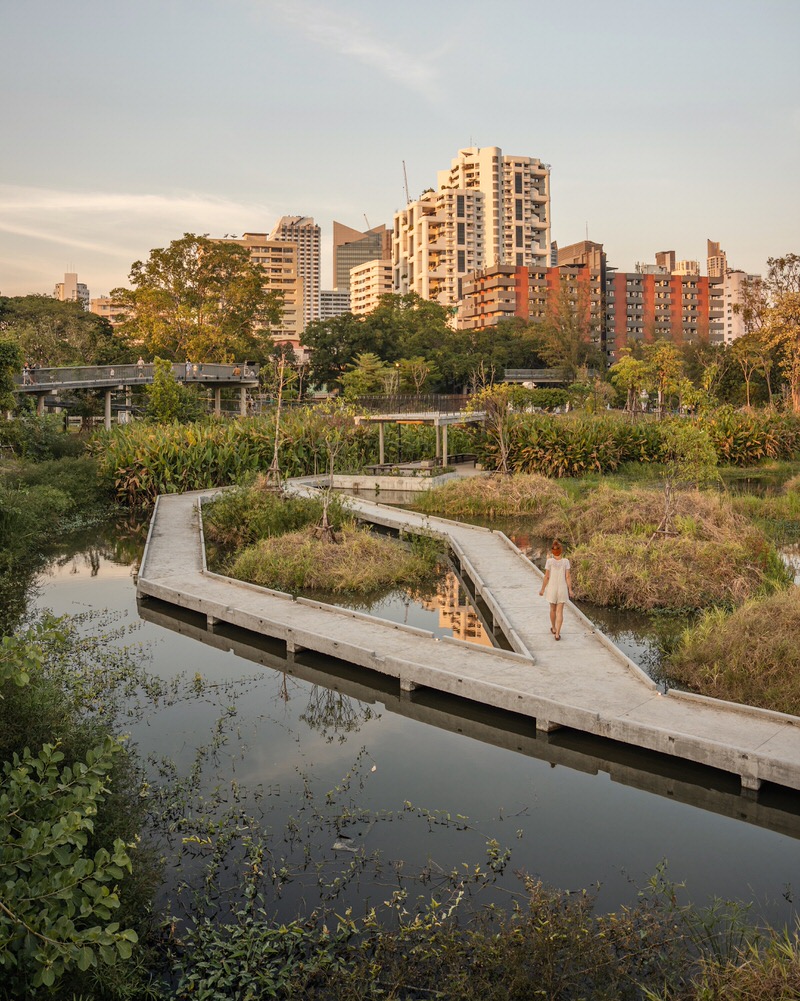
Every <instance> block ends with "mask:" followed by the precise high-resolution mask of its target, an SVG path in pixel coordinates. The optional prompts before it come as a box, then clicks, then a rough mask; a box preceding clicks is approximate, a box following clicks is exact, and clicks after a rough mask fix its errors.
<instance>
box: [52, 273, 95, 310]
mask: <svg viewBox="0 0 800 1001" xmlns="http://www.w3.org/2000/svg"><path fill="white" fill-rule="evenodd" d="M53 298H54V299H58V300H59V302H79V303H80V304H81V306H83V308H84V309H86V310H88V309H89V288H88V286H87V285H84V284H83V282H79V281H78V276H77V274H76V273H75V272H74V271H68V272H66V274H65V275H64V281H63V282H57V283H56V287H55V289H54V290H53Z"/></svg>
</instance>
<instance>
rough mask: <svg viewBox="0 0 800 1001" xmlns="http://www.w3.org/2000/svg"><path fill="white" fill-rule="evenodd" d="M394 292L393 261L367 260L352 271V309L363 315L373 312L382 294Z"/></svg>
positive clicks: (353, 311)
mask: <svg viewBox="0 0 800 1001" xmlns="http://www.w3.org/2000/svg"><path fill="white" fill-rule="evenodd" d="M391 292H392V262H391V261H386V260H380V259H379V260H374V261H365V262H364V263H363V264H360V265H358V267H355V268H352V269H351V271H350V311H351V312H352V313H357V314H361V315H363V314H364V313H371V312H372V311H373V309H375V308H376V307H377V306H378V305H380V299H381V296H382V295H391Z"/></svg>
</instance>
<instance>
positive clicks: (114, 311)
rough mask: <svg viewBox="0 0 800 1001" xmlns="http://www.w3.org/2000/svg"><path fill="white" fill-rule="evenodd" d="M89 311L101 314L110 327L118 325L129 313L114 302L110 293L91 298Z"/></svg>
mask: <svg viewBox="0 0 800 1001" xmlns="http://www.w3.org/2000/svg"><path fill="white" fill-rule="evenodd" d="M89 312H90V313H95V314H96V315H97V316H102V317H103V319H104V320H108V322H109V323H110V324H111V326H112V327H117V326H119V324H120V323H123V322H124V321H125V320H127V319H128V316H129V315H130V314H129V313H128V311H127V310H126V309H125V308H124V307H122V306H120V305H119V303H117V302H115V301H114V300H113V299H112V298H111V296H110V295H100V296H97V298H95V299H92V300H91V301H90V303H89Z"/></svg>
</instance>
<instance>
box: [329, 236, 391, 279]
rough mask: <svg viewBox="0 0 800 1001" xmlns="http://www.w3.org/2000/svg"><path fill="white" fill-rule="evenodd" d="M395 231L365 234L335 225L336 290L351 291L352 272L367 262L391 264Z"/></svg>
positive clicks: (334, 264)
mask: <svg viewBox="0 0 800 1001" xmlns="http://www.w3.org/2000/svg"><path fill="white" fill-rule="evenodd" d="M391 259H392V231H391V229H389V227H388V226H375V227H374V228H373V229H368V230H366V232H364V233H362V232H360V231H359V230H357V229H352V228H351V227H350V226H345V225H344V223H341V222H335V221H334V224H333V287H334V289H338V290H339V291H340V292H342V291H343V292H349V291H350V272H351V271H352V270H353V268H355V267H357V266H358V265H360V264H366V263H367V261H391Z"/></svg>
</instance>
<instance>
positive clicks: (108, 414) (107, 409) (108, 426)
mask: <svg viewBox="0 0 800 1001" xmlns="http://www.w3.org/2000/svg"><path fill="white" fill-rule="evenodd" d="M105 395H106V406H105V419H104V422H103V423H104V424H105V426H106V431H110V430H111V390H110V389H107V390H106V394H105Z"/></svg>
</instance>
